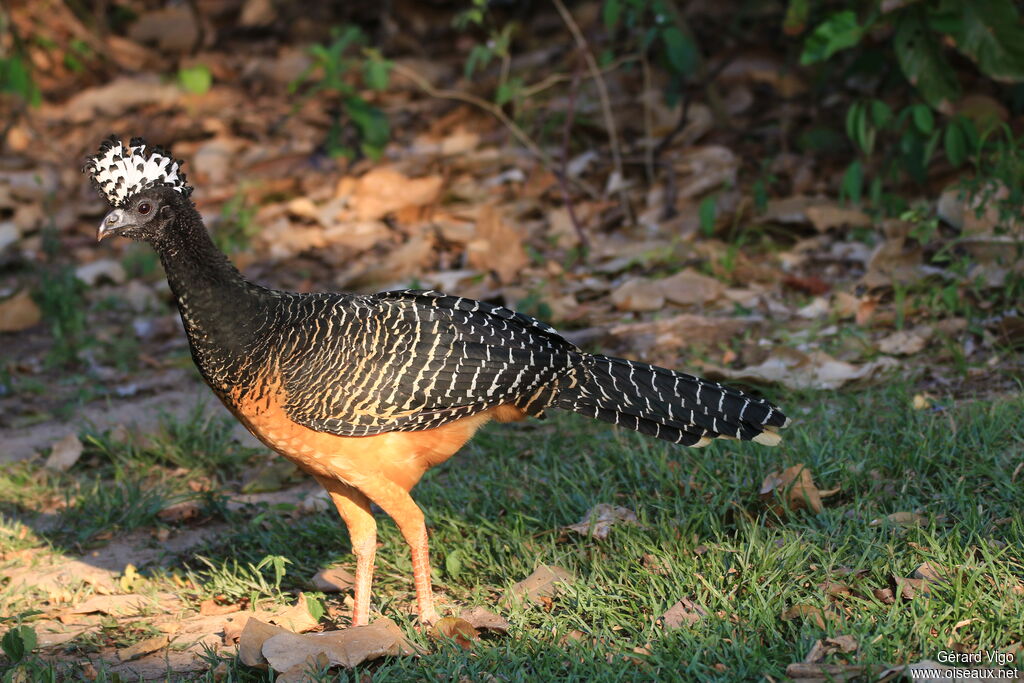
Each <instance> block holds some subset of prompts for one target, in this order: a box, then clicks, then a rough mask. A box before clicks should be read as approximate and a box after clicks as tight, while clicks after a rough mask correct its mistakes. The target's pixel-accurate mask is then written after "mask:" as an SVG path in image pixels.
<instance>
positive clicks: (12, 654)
mask: <svg viewBox="0 0 1024 683" xmlns="http://www.w3.org/2000/svg"><path fill="white" fill-rule="evenodd" d="M0 648H2V649H3V651H4V654H5V655H7V658H8V659H10V660H11V661H12V662H15V663H17V662H20V661H21V660H22V659H24V658H25V655H27V654H28V653H29V652H31V651H32V650H34V649H35V648H36V632H35V629H33V628H32V627H31V626H26V625H24V624H22V625H20V626H15V627H14V628H12V629H11V630H10V631H8V632H7V633H5V634H4V637H3V640H0Z"/></svg>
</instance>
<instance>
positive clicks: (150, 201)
mask: <svg viewBox="0 0 1024 683" xmlns="http://www.w3.org/2000/svg"><path fill="white" fill-rule="evenodd" d="M181 163H182V162H180V161H178V160H175V159H174V158H173V157H171V156H170V155H169V154H167V153H166V152H165V151H164V150H162V149H161V148H159V147H149V146H147V145H146V143H145V141H143V140H142V139H141V138H133V139H132V141H131V143H130V144H129V145H128V146H127V147H126V146H124V144H122V142H121V141H120V140H119V139H118V138H116V137H113V136H111V137H110V138H108V139H107V140H105V141H104V142H103V144H102V145H100V149H99V151H98V152H97V153H96V154H95V155H94V156H92V157H89V160H88V161H87V162H86V165H85V168H84V172H85V173H87V174H88V175H89V177H90V178H91V179H92V182H93V185H95V186H96V189H98V190H99V191H100V192H101V193H102V194H103V196H104V197H106V199H107V202H108V203H109V204H110V206H111V207H112V210H111V211H110V213H108V214H107V215H106V216H104V217H103V221H102V222H101V223H100V226H99V230H98V232H97V239H100V240H102V239H104V238H105V237H110V236H111V235H121V236H123V237H128V238H130V239H134V240H145V241H148V242H154V241H158V240H159V239H160V238H161V237H163V236H164V235H166V234H167V232H168V230H169V229H170V226H171V225H172V224H173V223H174V222H175V219H176V218H177V217H178V216H179V215H180V214H182V213H184V212H191V211H194V208H193V205H192V202H191V200H190V199H189V195H190V194H191V193H192V188H191V187H190V186H189V185H188V184H187V183H186V182H185V174H184V173H183V172H182V171H181Z"/></svg>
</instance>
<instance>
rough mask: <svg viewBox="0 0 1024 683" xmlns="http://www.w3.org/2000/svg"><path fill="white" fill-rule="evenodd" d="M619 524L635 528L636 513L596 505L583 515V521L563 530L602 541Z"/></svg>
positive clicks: (620, 508)
mask: <svg viewBox="0 0 1024 683" xmlns="http://www.w3.org/2000/svg"><path fill="white" fill-rule="evenodd" d="M619 523H621V524H628V525H634V526H635V525H636V524H637V518H636V513H634V512H633V511H632V510H630V509H629V508H624V507H621V506H619V505H610V504H609V503H598V504H597V505H595V506H594V507H592V508H590V510H588V511H587V514H585V515H583V519H581V520H580V521H579V522H577V523H576V524H570V525H569V526H567V527H565V528H566V529H567V530H568V531H574V532H576V533H577V534H580V535H581V536H590V537H591V538H596V539H598V540H604V539H606V538H608V534H609V533H611V530H612V527H613V526H615V525H616V524H619Z"/></svg>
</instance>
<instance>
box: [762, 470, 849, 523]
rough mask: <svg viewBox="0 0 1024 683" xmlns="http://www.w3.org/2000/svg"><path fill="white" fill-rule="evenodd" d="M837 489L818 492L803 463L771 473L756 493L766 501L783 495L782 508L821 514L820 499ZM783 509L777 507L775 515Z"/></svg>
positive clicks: (822, 507) (809, 472) (834, 492)
mask: <svg viewBox="0 0 1024 683" xmlns="http://www.w3.org/2000/svg"><path fill="white" fill-rule="evenodd" d="M838 491H839V489H829V490H826V491H822V490H819V489H818V487H817V486H815V484H814V479H813V477H812V476H811V470H810V469H808V467H807V466H806V465H804V464H803V463H801V464H798V465H793V466H792V467H787V468H786V469H785V470H783V471H782V472H771V473H769V474H768V476H766V477H765V478H764V481H763V482H762V483H761V490H760V491H759V492H758V493H759V495H760V496H761V499H762V500H765V501H768V500H772V499H774V498H775V497H776V493H784V494H785V497H784V499H783V500H784V508H786V509H789V510H799V509H801V508H807V509H809V510H810V511H811V512H813V513H814V514H819V513H821V511H822V509H824V506H823V505H822V502H821V501H822V499H823V498H827V497H828V496H831V495H834V494H836V493H837V492H838ZM782 511H783V508H780V507H777V509H776V513H777V514H780V515H781V513H782Z"/></svg>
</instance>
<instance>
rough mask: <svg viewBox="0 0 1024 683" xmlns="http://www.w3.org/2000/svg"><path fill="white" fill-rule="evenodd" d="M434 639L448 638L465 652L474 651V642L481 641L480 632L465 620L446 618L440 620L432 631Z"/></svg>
mask: <svg viewBox="0 0 1024 683" xmlns="http://www.w3.org/2000/svg"><path fill="white" fill-rule="evenodd" d="M430 635H431V637H433V638H437V639H442V638H448V639H451V640H454V641H455V642H456V643H458V645H459V647H461V648H462V649H463V650H472V649H473V642H474V641H477V640H480V631H478V630H477V629H476V628H474V627H473V625H472V624H470V623H469V622H468V621H466V620H465V619H459V618H458V617H444V618H443V619H439V620H438V622H437V623H436V624H434V625H433V627H431V629H430Z"/></svg>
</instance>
